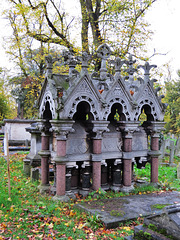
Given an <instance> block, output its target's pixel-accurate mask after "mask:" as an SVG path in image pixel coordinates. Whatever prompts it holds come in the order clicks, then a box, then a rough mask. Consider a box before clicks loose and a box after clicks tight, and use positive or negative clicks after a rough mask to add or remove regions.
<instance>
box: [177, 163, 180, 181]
mask: <svg viewBox="0 0 180 240" xmlns="http://www.w3.org/2000/svg"><path fill="white" fill-rule="evenodd" d="M177 179H180V163H178V165H177Z"/></svg>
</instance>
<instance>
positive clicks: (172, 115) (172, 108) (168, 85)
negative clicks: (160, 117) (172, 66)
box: [164, 71, 180, 134]
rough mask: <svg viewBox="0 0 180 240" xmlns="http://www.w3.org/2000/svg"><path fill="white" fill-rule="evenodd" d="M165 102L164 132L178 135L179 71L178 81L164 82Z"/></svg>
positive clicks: (179, 126) (179, 107) (179, 120)
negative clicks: (166, 105) (166, 104)
mask: <svg viewBox="0 0 180 240" xmlns="http://www.w3.org/2000/svg"><path fill="white" fill-rule="evenodd" d="M165 92H166V94H165V100H164V101H165V102H166V103H168V107H167V109H166V114H165V121H166V122H167V123H166V131H167V132H169V131H170V132H172V133H175V134H180V71H178V79H177V80H176V81H175V80H169V81H166V82H165Z"/></svg>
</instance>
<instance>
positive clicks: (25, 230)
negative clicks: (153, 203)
mask: <svg viewBox="0 0 180 240" xmlns="http://www.w3.org/2000/svg"><path fill="white" fill-rule="evenodd" d="M24 158H25V154H22V152H21V153H19V154H14V155H11V157H10V171H11V196H10V197H9V196H8V186H7V182H8V179H7V163H6V160H5V159H4V158H3V157H0V179H1V184H0V219H1V221H0V240H1V239H13V240H14V239H49V240H51V239H74V240H76V239H95V240H98V239H124V237H125V236H127V235H130V234H132V233H133V229H134V226H135V225H138V224H140V223H142V221H143V219H142V218H139V219H138V220H136V221H131V222H127V223H126V224H121V225H120V226H119V227H118V228H116V229H105V227H104V226H103V225H102V223H101V222H100V221H99V219H98V217H97V216H91V215H90V214H87V213H85V212H80V211H79V210H77V208H76V203H78V202H80V201H91V200H92V199H94V198H96V199H105V198H112V197H121V196H126V195H128V194H127V193H126V194H125V193H122V192H119V193H114V192H112V191H109V192H107V193H104V192H103V191H101V189H100V190H99V191H98V192H97V191H96V192H92V193H91V194H90V195H89V196H88V197H87V198H86V199H77V200H72V201H71V202H69V203H61V202H54V201H52V196H49V195H43V196H42V195H40V194H39V190H38V188H37V187H38V185H39V184H40V183H39V182H38V181H36V182H33V183H32V182H31V181H30V178H28V177H26V176H25V175H24V174H23V159H24ZM135 173H136V177H137V178H144V177H146V178H147V180H149V179H150V165H148V164H147V166H146V169H141V170H140V169H137V168H136V167H135ZM159 180H160V188H159V189H158V190H161V191H162V190H163V191H167V190H171V189H177V190H178V191H179V190H180V180H177V179H176V168H171V167H161V166H160V168H159ZM153 191H157V188H154V187H153V186H151V185H148V186H143V187H141V188H136V189H135V191H134V193H132V194H143V193H150V192H153ZM112 214H113V215H114V214H117V213H116V212H112Z"/></svg>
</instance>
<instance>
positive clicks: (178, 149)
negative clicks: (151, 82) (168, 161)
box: [175, 137, 180, 157]
mask: <svg viewBox="0 0 180 240" xmlns="http://www.w3.org/2000/svg"><path fill="white" fill-rule="evenodd" d="M175 156H178V157H180V137H179V138H178V139H177V141H176V148H175Z"/></svg>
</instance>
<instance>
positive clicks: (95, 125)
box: [91, 121, 110, 139]
mask: <svg viewBox="0 0 180 240" xmlns="http://www.w3.org/2000/svg"><path fill="white" fill-rule="evenodd" d="M91 123H92V132H94V133H95V134H96V136H95V137H94V139H102V135H103V133H104V132H109V129H108V125H109V123H110V122H109V121H91Z"/></svg>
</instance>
